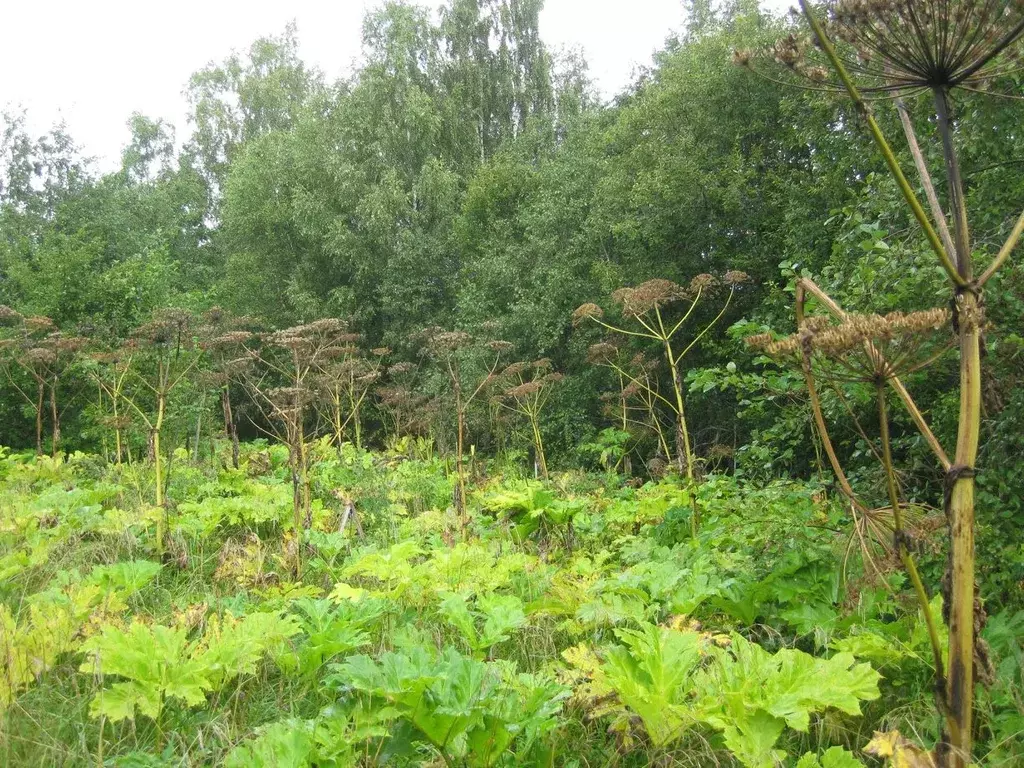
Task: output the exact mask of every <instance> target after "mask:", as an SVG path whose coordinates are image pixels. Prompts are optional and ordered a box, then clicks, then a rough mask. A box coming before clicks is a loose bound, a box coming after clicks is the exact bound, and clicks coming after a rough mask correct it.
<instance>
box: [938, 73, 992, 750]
mask: <svg viewBox="0 0 1024 768" xmlns="http://www.w3.org/2000/svg"><path fill="white" fill-rule="evenodd" d="M933 95H934V97H935V109H936V113H937V115H938V125H939V134H940V135H941V136H942V150H943V158H944V160H945V164H946V182H947V185H948V187H949V203H950V208H951V218H952V220H953V240H954V243H955V245H956V248H957V254H956V256H957V258H956V266H957V272H958V274H959V277H960V279H961V281H962V283H961V284H962V285H966V286H970V285H971V284H972V281H973V277H974V275H973V262H972V259H971V249H970V234H969V231H968V228H967V204H966V199H965V197H964V190H963V179H962V177H961V175H960V166H959V162H958V160H957V153H956V147H955V146H954V145H953V127H952V120H951V117H950V109H949V94H948V93H947V92H946V90H944V89H941V88H936V89H935V90H934V91H933ZM954 299H955V301H956V308H955V311H956V316H957V326H958V328H959V333H960V423H959V430H958V432H957V442H956V456H955V459H954V466H953V467H952V468H951V469H950V470H949V472H950V474H949V475H948V477H950V479H951V482H952V483H953V487H952V489H951V491H950V492H949V494H948V498H949V508H948V509H947V510H946V515H947V520H948V522H949V526H950V565H949V568H950V574H949V583H950V590H949V591H950V594H949V595H948V599H949V679H948V683H947V689H946V699H947V703H948V706H949V710H950V713H951V715H952V719H953V722H952V723H951V724H950V732H949V744H948V746H949V748H950V749H949V754H948V759H947V762H948V764H949V765H950V766H952V767H953V768H966V766H967V765H969V764H970V762H971V728H972V720H973V709H974V644H975V637H974V633H975V622H974V600H975V597H974V590H975V585H974V567H975V565H974V560H975V557H974V465H975V463H976V461H977V458H978V441H979V438H980V434H981V375H982V374H981V311H982V310H981V306H982V305H981V296H980V288H975V289H973V290H970V289H969V290H963V291H957V293H956V295H955V297H954Z"/></svg>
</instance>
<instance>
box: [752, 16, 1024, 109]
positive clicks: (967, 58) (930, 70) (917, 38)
mask: <svg viewBox="0 0 1024 768" xmlns="http://www.w3.org/2000/svg"><path fill="white" fill-rule="evenodd" d="M794 13H797V12H795V11H794ZM826 14H827V16H826V18H825V19H824V20H823V22H824V23H823V25H822V26H823V28H824V29H825V32H826V34H827V35H828V36H829V37H830V38H832V39H833V40H836V41H840V43H844V44H845V46H844V45H842V44H841V45H839V46H837V47H836V51H837V53H838V55H839V56H841V57H842V58H843V59H844V62H843V63H844V66H845V67H846V69H847V71H848V72H849V73H850V74H851V75H853V76H854V78H856V80H857V81H858V87H859V88H860V90H861V91H862V92H864V93H868V94H870V93H879V94H887V93H895V94H898V93H901V92H914V91H919V90H923V89H940V90H948V89H950V88H955V87H964V88H968V89H972V90H981V89H984V88H986V87H987V85H988V84H989V83H990V82H991V81H993V80H994V79H996V78H999V77H1002V76H1004V75H1008V74H1010V73H1012V72H1014V71H1016V70H1019V68H1020V53H1021V51H1020V46H1019V45H1018V44H1019V42H1020V40H1021V36H1022V35H1024V3H1021V2H1020V0H957V1H956V2H953V1H952V0H929V1H928V2H924V1H923V0H832V2H830V3H828V4H826ZM767 53H768V55H769V56H770V57H771V58H774V59H775V61H777V62H778V63H780V64H781V65H783V66H785V67H787V68H788V69H790V70H791V71H793V72H795V73H796V74H798V75H800V76H802V77H804V78H807V79H809V80H810V81H812V82H813V83H815V84H816V85H817V86H819V87H826V88H832V89H837V90H840V89H842V88H843V87H844V86H843V85H842V83H841V82H840V81H839V79H838V78H836V77H832V76H831V75H830V72H831V67H829V68H826V67H824V66H822V65H823V64H825V63H826V59H825V57H824V56H823V55H822V53H821V52H820V51H819V50H818V47H817V45H816V44H812V43H811V41H810V38H808V37H806V36H803V35H799V36H798V35H795V34H790V35H787V36H786V37H784V38H782V39H780V40H778V41H776V43H775V44H774V45H773V46H771V47H770V49H769V50H768V51H767ZM752 58H753V57H752V56H751V55H750V54H749V52H747V53H745V54H734V56H733V60H734V61H735V62H736V63H737V64H739V65H741V66H750V64H751V59H752Z"/></svg>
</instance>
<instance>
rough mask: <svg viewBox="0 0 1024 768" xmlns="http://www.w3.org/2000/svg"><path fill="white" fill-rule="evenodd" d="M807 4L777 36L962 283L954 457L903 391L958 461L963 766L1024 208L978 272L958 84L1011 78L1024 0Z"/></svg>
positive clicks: (949, 722) (950, 720)
mask: <svg viewBox="0 0 1024 768" xmlns="http://www.w3.org/2000/svg"><path fill="white" fill-rule="evenodd" d="M800 6H801V10H802V14H803V16H804V18H805V19H806V22H807V24H808V25H809V27H810V30H811V37H810V39H801V38H799V37H797V36H796V35H791V36H789V37H788V38H786V39H785V40H782V41H780V42H779V43H778V44H777V45H776V47H775V49H774V50H773V54H774V57H775V58H776V59H777V60H778V61H780V62H781V63H782V64H784V65H785V66H787V67H789V68H790V69H791V70H792V71H793V72H796V73H797V74H800V75H802V76H805V77H807V78H808V79H809V80H810V81H812V83H814V86H813V87H819V88H825V89H828V88H832V89H836V90H840V91H843V92H845V93H846V94H847V96H848V97H849V98H850V99H851V100H852V102H853V104H854V106H855V108H856V110H857V112H858V113H859V114H860V116H861V117H862V119H863V120H864V122H865V124H866V126H867V128H868V131H869V133H870V134H871V137H872V139H873V141H874V142H875V144H876V145H877V146H878V148H879V150H880V151H881V154H882V156H883V158H884V159H885V162H886V165H887V166H888V168H889V171H890V173H891V174H892V176H893V178H894V179H895V181H896V183H897V186H898V187H899V189H900V192H901V194H902V196H903V197H904V199H905V200H906V202H907V205H908V206H909V208H910V210H911V212H912V214H913V215H914V218H915V219H916V220H917V222H918V223H919V225H920V226H921V229H922V230H923V232H924V235H925V238H926V239H927V241H928V244H929V246H930V247H931V249H932V250H933V251H934V253H935V255H936V257H937V259H938V261H939V263H940V264H941V265H942V267H943V269H944V270H945V272H946V275H947V276H948V278H949V282H950V285H951V288H952V292H953V300H952V324H953V327H954V330H955V331H956V335H957V342H958V346H959V350H960V416H959V427H958V432H957V442H956V451H955V453H954V456H953V459H952V460H949V459H948V458H947V457H946V454H945V453H944V452H943V451H942V449H941V446H939V445H938V441H937V440H935V438H934V435H932V434H931V431H930V430H928V429H927V425H926V424H924V421H923V418H921V417H920V414H919V413H917V412H916V409H915V408H913V407H912V401H910V400H909V397H907V396H905V394H904V392H901V390H900V389H898V388H897V390H896V391H897V393H898V394H899V395H900V397H901V399H903V400H904V402H905V403H906V404H907V405H908V407H911V415H912V417H913V418H914V422H915V424H916V425H917V426H918V428H919V429H920V430H921V432H922V434H923V435H924V436H925V438H926V440H928V443H929V445H930V446H931V447H932V450H933V452H934V453H935V455H936V457H937V458H938V460H939V462H940V464H942V466H943V468H944V470H945V472H946V493H945V499H944V506H945V512H946V517H947V520H948V523H949V536H950V558H949V567H948V572H947V577H946V582H947V584H948V589H947V590H946V592H947V594H946V598H947V599H946V606H947V609H948V613H949V634H950V651H949V675H948V678H947V680H946V681H945V690H944V695H943V697H942V699H941V701H940V702H939V705H940V707H941V709H942V710H943V713H944V719H945V724H946V728H945V731H944V733H943V736H942V739H941V740H940V743H939V745H938V747H937V748H936V756H937V758H938V760H939V762H940V763H941V764H943V765H949V766H955V768H963V767H964V766H966V765H967V764H968V763H970V760H971V731H972V714H973V701H974V677H975V671H974V666H975V657H976V652H975V649H976V634H977V632H978V631H979V630H980V628H981V626H982V624H983V623H984V615H983V612H982V611H981V609H980V604H979V603H978V601H977V599H976V597H975V592H976V585H975V578H974V570H975V562H974V561H975V557H974V534H975V514H974V506H975V504H974V488H975V482H974V477H975V473H976V467H975V463H976V461H977V456H978V441H979V435H980V430H981V389H982V386H981V385H982V381H981V380H982V371H981V343H982V342H981V329H982V326H983V322H984V302H983V290H984V287H985V284H986V283H987V282H988V281H989V280H990V279H991V278H992V276H993V275H995V274H996V272H997V271H998V270H999V268H1000V267H1001V266H1002V265H1003V264H1004V263H1005V262H1006V260H1007V259H1008V258H1009V257H1010V254H1011V253H1012V252H1013V250H1014V249H1015V247H1016V246H1017V243H1018V241H1019V239H1020V236H1021V233H1022V232H1024V213H1022V214H1021V215H1020V216H1019V217H1018V219H1017V221H1016V224H1015V225H1014V226H1013V228H1012V229H1011V231H1010V233H1009V235H1008V237H1007V238H1006V240H1005V241H1004V243H1003V246H1002V247H1001V248H1000V249H999V251H998V252H997V253H996V254H995V256H994V257H993V258H992V260H991V262H990V263H989V265H988V267H987V268H986V269H984V270H983V271H982V272H981V274H980V276H976V275H975V270H974V254H973V251H972V242H971V236H970V230H969V222H968V211H967V202H966V198H965V195H964V184H963V178H962V174H961V172H960V165H959V158H958V154H957V149H956V145H955V141H954V129H955V126H954V120H953V114H952V100H951V94H952V92H953V90H954V89H956V88H963V89H967V90H974V91H977V90H986V89H988V88H989V87H990V86H991V85H992V84H993V83H997V82H998V80H999V78H1001V77H1004V76H1006V75H1009V74H1012V73H1015V72H1019V71H1020V68H1021V64H1020V56H1021V39H1022V37H1024V4H1022V3H1020V2H1019V0H927V2H912V1H911V0H840V1H839V2H835V3H832V4H830V5H828V6H827V7H826V14H825V18H824V19H821V18H819V16H818V14H817V13H815V12H814V11H813V10H812V9H811V7H810V4H809V3H808V2H807V0H800ZM836 41H838V42H836ZM736 59H737V60H738V62H739V63H741V64H750V63H751V60H752V58H751V55H750V54H749V53H747V52H738V53H737V54H736ZM918 93H925V94H928V95H929V96H930V97H931V99H932V101H933V104H934V111H935V125H936V128H937V131H938V134H939V139H940V141H941V145H942V152H943V173H944V176H945V182H946V190H947V206H948V209H949V210H948V214H947V211H946V210H944V209H943V207H942V204H941V202H940V200H939V198H938V195H937V194H936V192H935V185H934V183H933V182H932V179H931V174H930V172H929V169H928V167H927V163H926V162H925V160H924V158H923V156H922V154H921V152H920V149H919V147H918V142H917V138H916V134H915V131H914V126H913V124H912V122H911V120H910V117H909V113H908V112H907V110H906V109H905V107H904V106H903V104H902V101H901V99H902V97H903V96H904V95H908V94H918ZM872 96H889V97H895V98H896V99H897V108H898V109H899V111H900V120H901V124H902V126H903V130H904V133H905V135H906V138H907V142H908V146H909V149H910V152H911V155H912V156H913V159H914V163H915V166H916V168H917V171H918V175H919V177H920V182H921V186H922V188H923V190H924V194H925V198H926V201H927V205H928V209H927V210H926V208H925V206H924V205H922V204H921V202H920V200H919V199H918V197H917V193H916V192H915V191H914V189H913V188H912V187H911V185H910V182H909V181H908V179H907V177H906V175H905V174H904V172H903V169H902V168H901V166H900V163H899V160H898V159H897V157H896V154H895V152H894V151H893V149H892V147H891V145H890V144H889V142H888V140H887V139H886V137H885V136H884V135H883V133H882V130H881V128H880V127H879V125H878V122H877V121H876V120H875V118H874V115H873V114H872V111H871V109H870V106H869V103H868V99H869V98H871V97H872ZM824 298H826V299H827V297H824ZM829 301H830V300H829ZM893 381H894V380H890V383H893ZM812 400H813V398H812ZM820 426H821V425H820V424H819V429H820Z"/></svg>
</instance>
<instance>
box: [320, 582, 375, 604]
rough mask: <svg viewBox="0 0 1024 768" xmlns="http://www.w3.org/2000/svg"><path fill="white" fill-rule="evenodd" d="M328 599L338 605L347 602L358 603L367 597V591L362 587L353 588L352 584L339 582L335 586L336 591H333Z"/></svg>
mask: <svg viewBox="0 0 1024 768" xmlns="http://www.w3.org/2000/svg"><path fill="white" fill-rule="evenodd" d="M328 597H329V598H330V599H331V600H333V601H334V602H336V603H342V602H344V601H346V600H351V601H352V602H353V603H358V602H359V601H360V600H362V599H363V598H364V597H366V590H365V589H363V588H362V587H353V586H352V585H351V584H346V583H345V582H344V581H339V582H338V583H337V584H335V585H334V589H332V590H331V594H330V595H328Z"/></svg>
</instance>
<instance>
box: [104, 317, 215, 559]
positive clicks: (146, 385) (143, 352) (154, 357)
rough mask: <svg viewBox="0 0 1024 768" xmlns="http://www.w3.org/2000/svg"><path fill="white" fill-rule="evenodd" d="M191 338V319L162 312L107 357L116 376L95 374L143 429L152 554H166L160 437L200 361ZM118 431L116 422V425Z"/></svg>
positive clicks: (197, 349) (162, 459) (165, 517)
mask: <svg viewBox="0 0 1024 768" xmlns="http://www.w3.org/2000/svg"><path fill="white" fill-rule="evenodd" d="M202 355H203V353H202V350H201V349H200V348H199V346H198V345H197V344H196V341H195V338H194V336H193V318H192V316H191V315H190V314H189V313H188V312H186V311H185V310H181V309H164V310H160V311H158V312H156V313H154V315H153V318H152V319H151V320H150V321H149V322H147V323H145V324H143V325H141V326H139V327H138V328H136V329H135V330H134V331H132V335H131V338H129V339H128V341H127V342H126V343H125V344H124V346H123V348H122V349H121V350H120V351H119V353H118V354H116V355H113V356H111V364H112V365H113V366H114V367H113V373H114V376H113V377H110V376H102V375H96V381H97V382H98V384H99V386H101V387H103V388H104V390H105V391H106V392H107V395H108V397H110V398H111V399H112V400H114V401H116V402H118V403H123V404H124V405H125V406H126V409H127V410H130V411H132V412H134V413H135V415H136V416H138V417H139V419H141V421H142V423H143V424H145V426H146V429H147V432H148V438H149V451H148V452H149V460H150V461H151V462H152V464H153V482H154V492H153V498H154V506H155V507H156V510H157V515H158V516H157V521H156V550H157V553H158V554H160V555H161V556H162V555H163V551H164V533H165V531H166V528H167V500H166V498H165V488H164V486H165V483H166V479H167V478H166V476H165V472H164V457H163V449H162V448H161V442H160V441H161V437H162V435H163V430H164V427H165V425H166V421H167V415H168V405H169V400H170V396H171V393H172V392H173V391H174V390H175V389H177V388H178V387H179V386H180V385H181V384H182V383H183V382H184V381H186V380H187V378H188V376H189V374H191V373H192V372H193V370H194V369H195V367H196V366H197V365H198V364H199V361H200V360H201V359H202ZM118 426H120V422H118Z"/></svg>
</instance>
